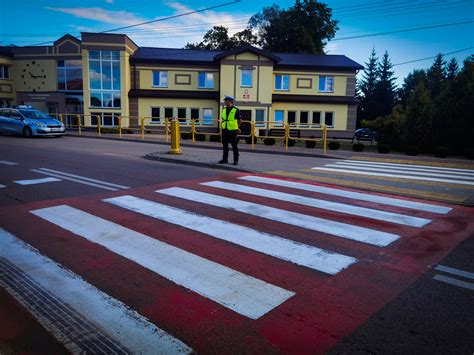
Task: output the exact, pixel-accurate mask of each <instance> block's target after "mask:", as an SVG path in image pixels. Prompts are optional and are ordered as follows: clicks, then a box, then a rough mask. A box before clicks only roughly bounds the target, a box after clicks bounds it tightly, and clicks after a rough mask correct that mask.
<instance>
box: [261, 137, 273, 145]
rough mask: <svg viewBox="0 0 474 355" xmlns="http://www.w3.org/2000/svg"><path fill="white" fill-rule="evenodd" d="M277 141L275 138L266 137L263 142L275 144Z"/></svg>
mask: <svg viewBox="0 0 474 355" xmlns="http://www.w3.org/2000/svg"><path fill="white" fill-rule="evenodd" d="M275 143H276V140H275V138H265V139H264V140H263V144H265V145H274V144H275Z"/></svg>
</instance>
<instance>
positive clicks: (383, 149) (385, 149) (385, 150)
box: [377, 144, 390, 154]
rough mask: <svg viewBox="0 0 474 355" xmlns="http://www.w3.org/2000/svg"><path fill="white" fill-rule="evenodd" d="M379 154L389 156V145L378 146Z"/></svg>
mask: <svg viewBox="0 0 474 355" xmlns="http://www.w3.org/2000/svg"><path fill="white" fill-rule="evenodd" d="M377 152H379V153H380V154H388V153H389V152H390V147H389V146H388V145H387V144H378V145H377Z"/></svg>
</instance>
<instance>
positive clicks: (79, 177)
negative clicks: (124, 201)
mask: <svg viewBox="0 0 474 355" xmlns="http://www.w3.org/2000/svg"><path fill="white" fill-rule="evenodd" d="M39 170H41V171H46V172H50V173H54V174H60V175H63V176H69V177H72V178H76V179H81V180H85V181H90V182H95V183H97V184H100V185H105V186H110V187H115V188H117V189H129V187H128V186H124V185H118V184H112V183H110V182H106V181H102V180H96V179H91V178H88V177H85V176H80V175H74V174H70V173H65V172H63V171H58V170H53V169H47V168H39Z"/></svg>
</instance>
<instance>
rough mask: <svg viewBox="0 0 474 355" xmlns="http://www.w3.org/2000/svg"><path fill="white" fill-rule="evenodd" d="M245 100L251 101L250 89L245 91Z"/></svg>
mask: <svg viewBox="0 0 474 355" xmlns="http://www.w3.org/2000/svg"><path fill="white" fill-rule="evenodd" d="M243 98H244V99H250V94H249V91H248V89H245V90H244V95H243Z"/></svg>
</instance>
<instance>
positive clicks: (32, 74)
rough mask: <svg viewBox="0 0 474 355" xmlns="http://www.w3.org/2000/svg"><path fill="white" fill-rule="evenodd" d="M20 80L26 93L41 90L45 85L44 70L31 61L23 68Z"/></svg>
mask: <svg viewBox="0 0 474 355" xmlns="http://www.w3.org/2000/svg"><path fill="white" fill-rule="evenodd" d="M21 79H22V80H23V85H25V86H26V88H27V90H28V91H36V90H41V88H42V87H43V86H44V85H45V83H46V71H45V68H44V67H43V66H42V65H41V64H40V63H38V62H37V61H35V60H32V61H30V62H28V63H26V65H25V66H24V67H23V71H22V73H21Z"/></svg>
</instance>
